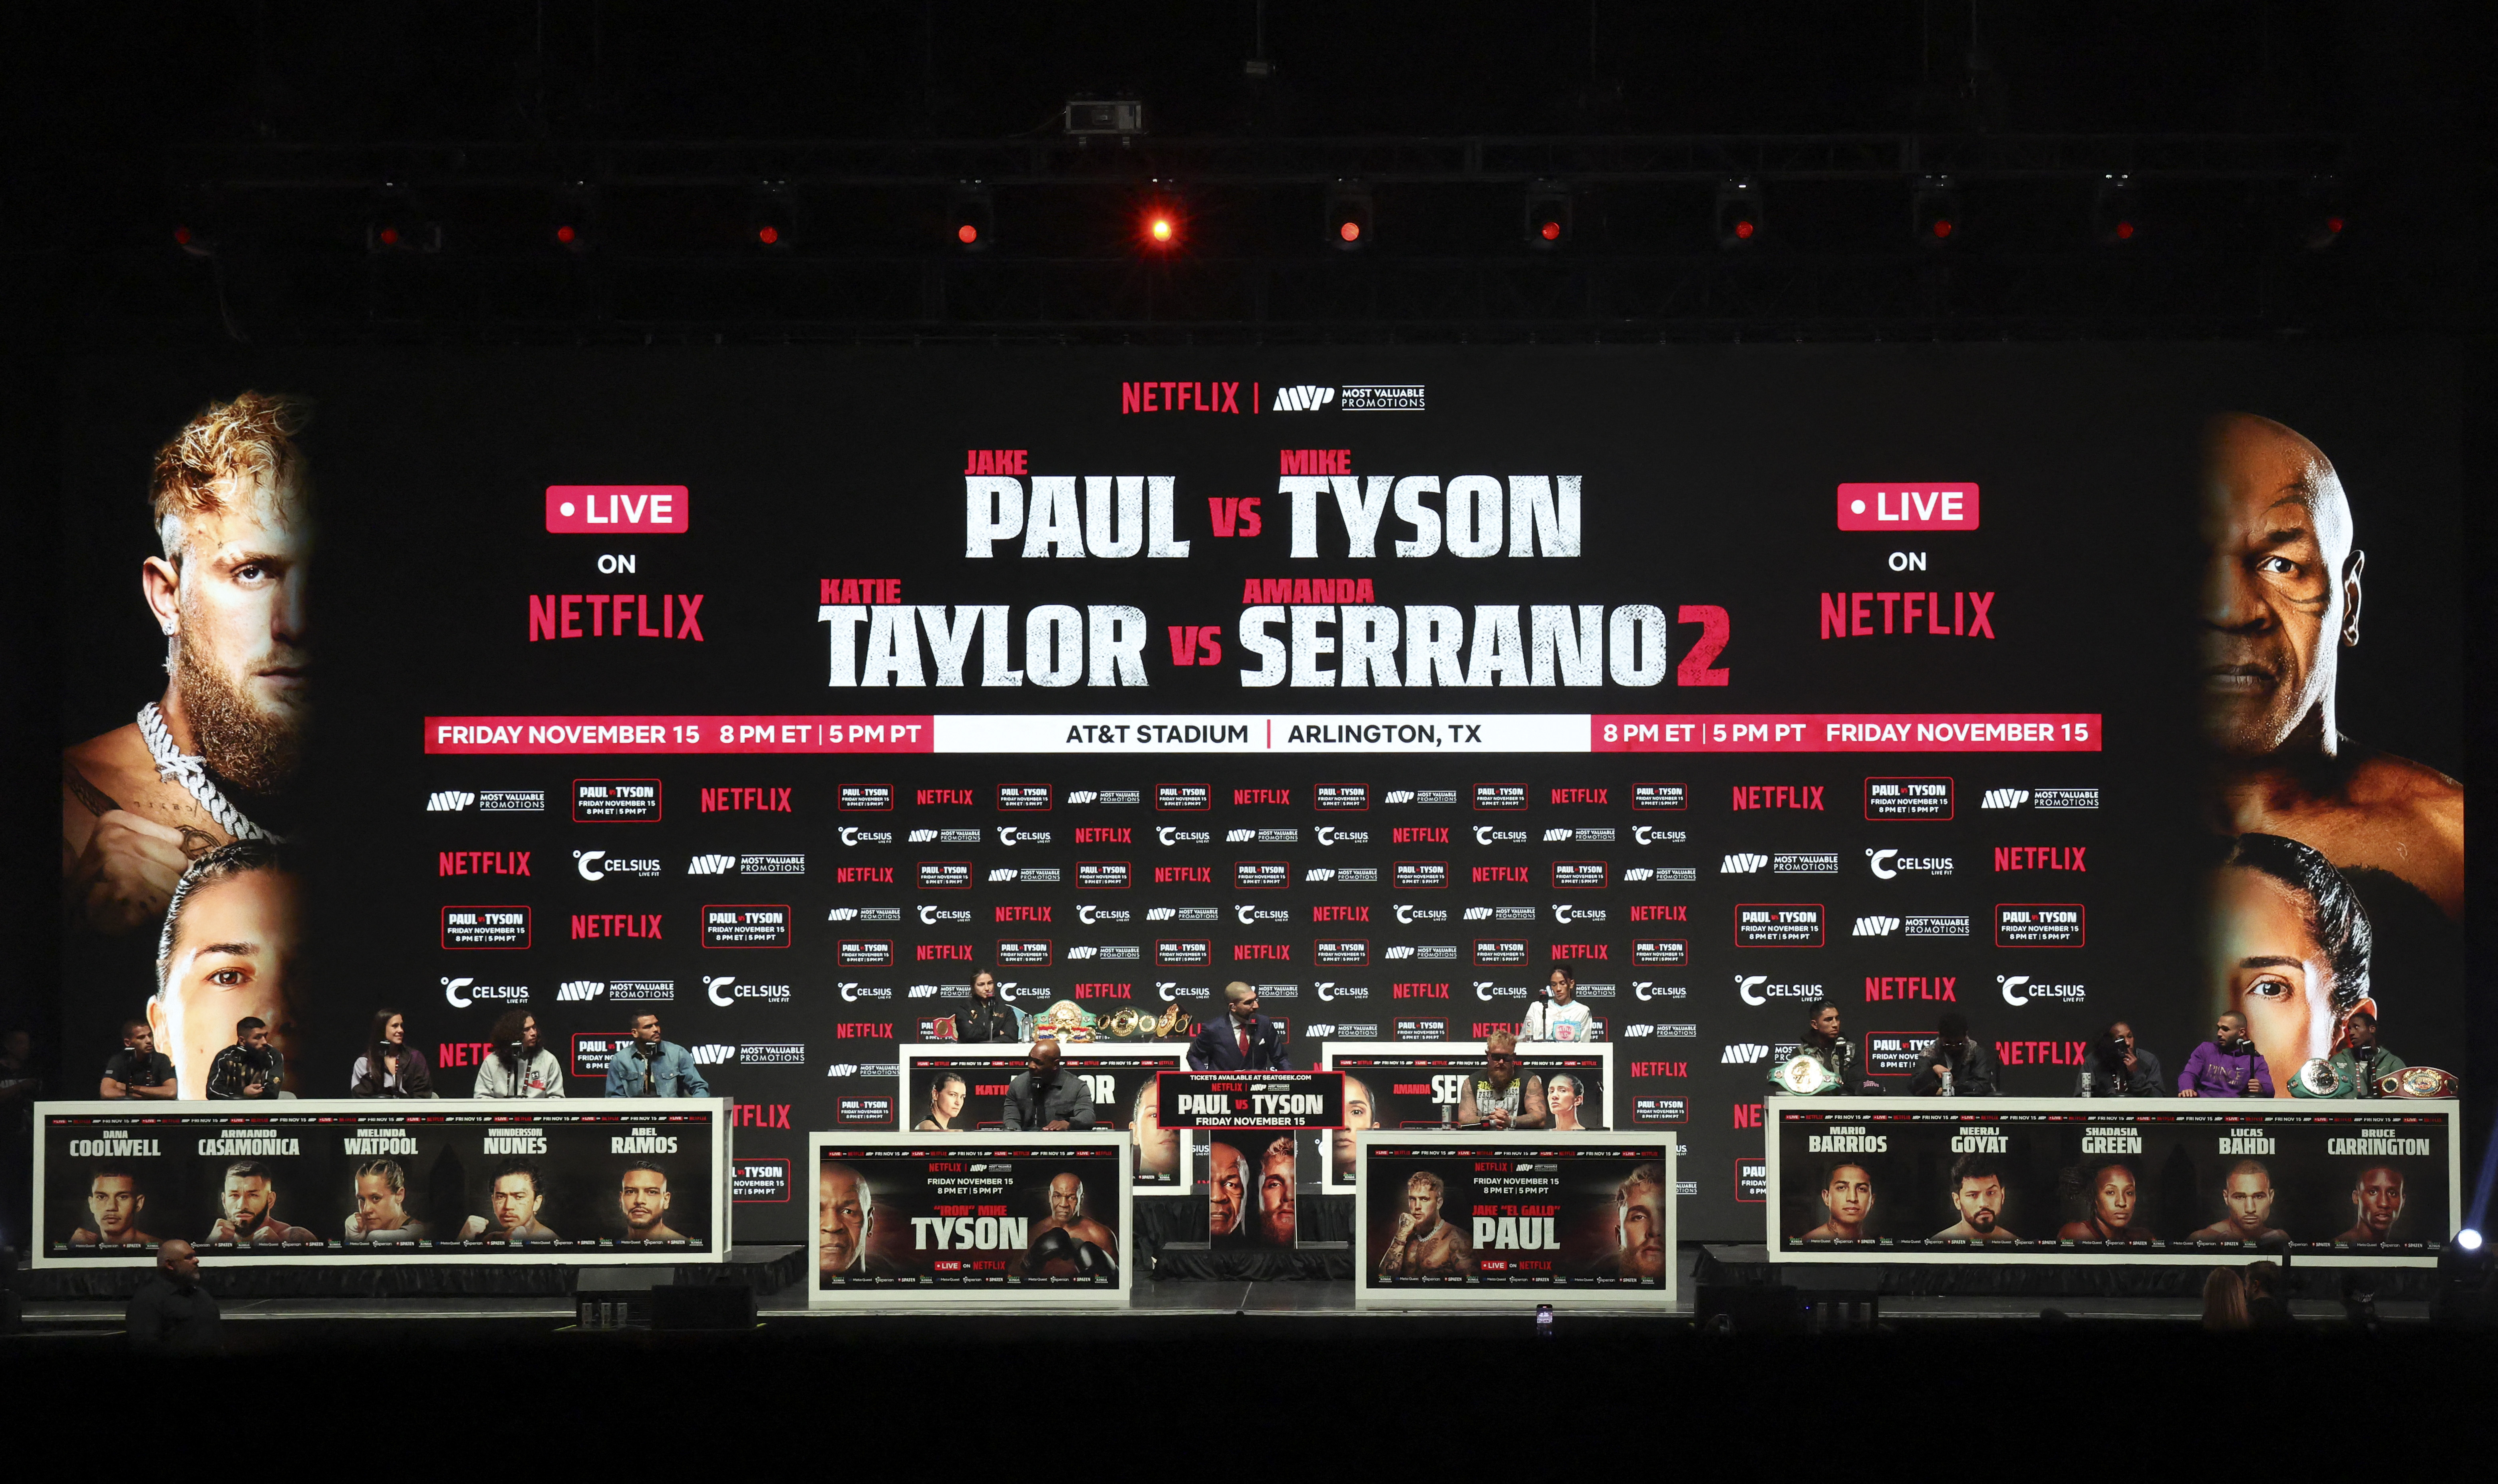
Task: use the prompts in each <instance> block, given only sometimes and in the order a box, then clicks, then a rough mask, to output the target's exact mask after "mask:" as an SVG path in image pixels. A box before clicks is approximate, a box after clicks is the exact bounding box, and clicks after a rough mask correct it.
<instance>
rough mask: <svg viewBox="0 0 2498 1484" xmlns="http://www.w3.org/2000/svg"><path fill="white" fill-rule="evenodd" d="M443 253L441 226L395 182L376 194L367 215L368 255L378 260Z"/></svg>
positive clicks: (409, 192)
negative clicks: (379, 257) (405, 254)
mask: <svg viewBox="0 0 2498 1484" xmlns="http://www.w3.org/2000/svg"><path fill="white" fill-rule="evenodd" d="M441 250H442V222H441V221H440V219H438V218H437V217H435V216H434V215H433V213H432V211H430V210H427V209H426V208H425V205H424V204H423V203H422V202H420V201H419V200H418V199H417V195H416V192H414V191H412V190H410V189H408V188H407V187H406V186H404V185H401V184H399V183H398V182H396V181H391V182H386V183H385V184H383V186H382V187H381V188H380V189H379V190H376V191H375V192H373V199H372V203H371V205H370V206H369V207H368V209H367V210H366V212H365V251H367V252H368V253H372V254H374V255H375V256H377V257H378V256H384V255H394V254H400V253H434V252H440V251H441Z"/></svg>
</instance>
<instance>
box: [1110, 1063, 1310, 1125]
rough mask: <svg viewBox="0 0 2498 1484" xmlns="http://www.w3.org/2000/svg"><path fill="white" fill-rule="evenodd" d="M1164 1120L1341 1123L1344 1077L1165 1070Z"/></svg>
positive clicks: (1165, 1122)
mask: <svg viewBox="0 0 2498 1484" xmlns="http://www.w3.org/2000/svg"><path fill="white" fill-rule="evenodd" d="M1156 1081H1157V1083H1158V1095H1159V1098H1160V1102H1161V1109H1160V1113H1161V1118H1162V1125H1163V1127H1165V1128H1171V1129H1180V1128H1189V1129H1227V1128H1241V1129H1273V1130H1275V1131H1276V1132H1278V1133H1281V1132H1284V1131H1286V1130H1293V1129H1315V1128H1340V1127H1342V1126H1343V1124H1344V1078H1343V1077H1342V1076H1341V1075H1339V1074H1337V1073H1334V1072H1165V1073H1163V1074H1162V1075H1161V1077H1160V1078H1158V1079H1157V1080H1156Z"/></svg>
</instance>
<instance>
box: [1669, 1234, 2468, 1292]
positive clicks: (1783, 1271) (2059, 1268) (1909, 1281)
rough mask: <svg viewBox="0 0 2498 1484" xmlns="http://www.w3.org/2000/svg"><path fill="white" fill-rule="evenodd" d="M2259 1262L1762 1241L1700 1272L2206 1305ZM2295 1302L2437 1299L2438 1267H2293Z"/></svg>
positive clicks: (1757, 1280) (1753, 1283)
mask: <svg viewBox="0 0 2498 1484" xmlns="http://www.w3.org/2000/svg"><path fill="white" fill-rule="evenodd" d="M2252 1261H2254V1259H2252V1258H2247V1259H2235V1260H2227V1261H2224V1260H2220V1259H2217V1258H2216V1259H2214V1260H2213V1261H2210V1262H2190V1263H2180V1264H2177V1265H2175V1266H2173V1267H2168V1266H2162V1267H2154V1266H2151V1265H2148V1264H2141V1265H2136V1264H2131V1263H2074V1264H2050V1263H2035V1264H2031V1263H1806V1262H1775V1261H1772V1260H1771V1258H1770V1255H1769V1248H1768V1247H1766V1246H1764V1245H1763V1244H1761V1243H1759V1242H1724V1243H1718V1244H1715V1245H1706V1244H1704V1245H1703V1246H1702V1247H1701V1248H1700V1260H1699V1263H1698V1266H1697V1267H1696V1268H1695V1270H1694V1272H1693V1278H1694V1280H1695V1283H1696V1284H1697V1285H1700V1286H1706V1287H1711V1288H1777V1287H1780V1286H1782V1285H1783V1286H1792V1287H1795V1288H1800V1289H1816V1290H1824V1291H1846V1292H1854V1293H1877V1294H1888V1295H1893V1296H1896V1297H1899V1298H1913V1299H1939V1298H1985V1297H1995V1298H2016V1297H2036V1298H2062V1299H2082V1298H2090V1299H2199V1298H2200V1297H2201V1296H2202V1292H2203V1280H2204V1278H2205V1277H2207V1276H2209V1275H2210V1274H2211V1272H2212V1270H2213V1269H2214V1268H2227V1267H2237V1268H2243V1267H2244V1266H2246V1264H2247V1263H2248V1262H2252ZM2285 1267H2286V1268H2287V1269H2288V1284H2289V1289H2290V1296H2292V1297H2299V1298H2332V1297H2336V1296H2338V1295H2339V1294H2340V1293H2341V1291H2342V1286H2343V1280H2344V1278H2345V1277H2346V1276H2349V1277H2351V1278H2352V1279H2353V1280H2354V1282H2355V1284H2356V1286H2358V1287H2360V1288H2364V1289H2366V1290H2367V1291H2368V1292H2370V1293H2373V1294H2375V1295H2376V1296H2377V1297H2378V1298H2380V1299H2427V1298H2430V1297H2432V1296H2434V1295H2435V1293H2436V1292H2437V1270H2436V1269H2434V1268H2340V1267H2332V1266H2329V1265H2327V1264H2323V1263H2317V1262H2298V1263H2290V1264H2286V1265H2285Z"/></svg>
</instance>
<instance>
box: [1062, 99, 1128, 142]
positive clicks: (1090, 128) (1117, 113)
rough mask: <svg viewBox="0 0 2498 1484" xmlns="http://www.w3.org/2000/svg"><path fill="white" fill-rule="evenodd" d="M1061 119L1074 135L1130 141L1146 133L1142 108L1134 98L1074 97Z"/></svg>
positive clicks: (1069, 101)
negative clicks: (1108, 137)
mask: <svg viewBox="0 0 2498 1484" xmlns="http://www.w3.org/2000/svg"><path fill="white" fill-rule="evenodd" d="M1061 117H1062V124H1063V126H1064V127H1065V129H1066V131H1067V132H1068V133H1070V134H1073V135H1079V136H1083V135H1105V134H1106V135H1115V136H1117V137H1119V138H1121V139H1132V138H1134V137H1136V136H1137V135H1139V134H1142V133H1144V132H1145V106H1144V105H1143V104H1142V103H1140V102H1138V101H1137V100H1136V99H1134V98H1073V99H1070V100H1068V104H1067V111H1066V113H1064V114H1063V115H1061Z"/></svg>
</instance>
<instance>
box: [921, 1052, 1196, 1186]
mask: <svg viewBox="0 0 2498 1484" xmlns="http://www.w3.org/2000/svg"><path fill="white" fill-rule="evenodd" d="M1187 1049H1188V1048H1186V1047H1184V1046H1180V1045H1178V1044H1175V1043H1173V1044H1164V1045H1152V1044H1148V1045H1144V1046H1129V1047H1119V1046H1101V1045H1084V1044H1081V1043H1074V1042H1066V1041H1062V1042H1060V1043H1059V1050H1060V1054H1059V1059H1058V1065H1059V1068H1060V1074H1061V1075H1062V1076H1072V1077H1075V1078H1079V1079H1081V1080H1082V1081H1083V1083H1084V1085H1085V1087H1086V1088H1087V1089H1089V1090H1090V1091H1091V1092H1092V1094H1093V1131H1094V1132H1095V1133H1105V1134H1106V1133H1114V1132H1119V1133H1125V1134H1126V1135H1127V1136H1128V1141H1129V1147H1130V1149H1131V1150H1132V1152H1133V1161H1132V1166H1131V1169H1130V1171H1129V1183H1130V1185H1131V1186H1132V1187H1133V1188H1134V1189H1135V1191H1136V1193H1137V1195H1139V1196H1149V1195H1157V1196H1161V1195H1174V1196H1175V1195H1185V1194H1187V1193H1188V1184H1187V1180H1186V1179H1185V1178H1184V1176H1185V1172H1184V1171H1183V1170H1182V1169H1181V1167H1180V1147H1179V1135H1178V1133H1177V1132H1176V1131H1174V1130H1172V1129H1169V1128H1167V1127H1165V1126H1164V1124H1163V1123H1162V1121H1161V1120H1160V1118H1159V1117H1158V1116H1157V1115H1156V1108H1155V1103H1154V1077H1155V1074H1157V1073H1161V1072H1169V1071H1176V1070H1178V1068H1179V1067H1180V1066H1181V1064H1182V1059H1183V1058H1184V1057H1185V1055H1186V1054H1187ZM1031 1054H1032V1048H1031V1046H1030V1045H1028V1044H1008V1045H1003V1046H964V1045H961V1044H959V1043H952V1044H947V1043H933V1044H930V1045H926V1046H906V1047H903V1048H901V1050H900V1052H899V1055H900V1058H901V1059H900V1061H899V1062H898V1064H897V1065H898V1067H899V1070H900V1072H901V1075H902V1107H903V1118H902V1123H903V1126H904V1127H905V1128H907V1129H910V1130H912V1131H913V1132H918V1133H936V1132H946V1131H953V1130H969V1131H972V1132H975V1133H984V1134H985V1133H996V1132H999V1131H1001V1130H1002V1129H1004V1128H1005V1126H1006V1110H1007V1089H1008V1087H1009V1086H1011V1085H1012V1084H1013V1082H1014V1080H1015V1079H1016V1078H1018V1077H1020V1076H1022V1075H1023V1074H1024V1072H1025V1071H1026V1070H1027V1068H1028V1065H1029V1063H1028V1062H1027V1060H1026V1058H1028V1057H1029V1056H1030V1055H1031Z"/></svg>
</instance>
